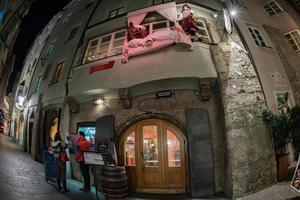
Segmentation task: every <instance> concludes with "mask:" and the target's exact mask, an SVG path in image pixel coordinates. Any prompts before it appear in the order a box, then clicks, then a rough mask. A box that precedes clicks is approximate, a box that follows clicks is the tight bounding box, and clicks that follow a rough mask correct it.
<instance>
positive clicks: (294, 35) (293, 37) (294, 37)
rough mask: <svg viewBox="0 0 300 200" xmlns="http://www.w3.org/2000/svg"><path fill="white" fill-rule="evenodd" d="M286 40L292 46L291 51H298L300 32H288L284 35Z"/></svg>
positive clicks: (299, 47)
mask: <svg viewBox="0 0 300 200" xmlns="http://www.w3.org/2000/svg"><path fill="white" fill-rule="evenodd" d="M284 36H285V37H286V39H287V40H288V41H289V43H290V44H291V45H292V47H293V49H294V50H295V51H297V52H298V51H300V32H299V30H294V31H291V32H288V33H286V34H284Z"/></svg>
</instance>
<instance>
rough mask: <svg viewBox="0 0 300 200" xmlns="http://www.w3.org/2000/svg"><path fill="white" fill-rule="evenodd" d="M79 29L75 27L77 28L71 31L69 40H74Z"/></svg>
mask: <svg viewBox="0 0 300 200" xmlns="http://www.w3.org/2000/svg"><path fill="white" fill-rule="evenodd" d="M78 28H79V27H75V28H73V29H72V30H71V33H70V35H69V38H68V40H71V39H73V38H74V37H75V35H76V33H77V30H78Z"/></svg>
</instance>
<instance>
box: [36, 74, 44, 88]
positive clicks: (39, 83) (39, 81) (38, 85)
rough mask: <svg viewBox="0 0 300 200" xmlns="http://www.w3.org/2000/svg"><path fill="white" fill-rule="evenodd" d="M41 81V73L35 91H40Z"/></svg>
mask: <svg viewBox="0 0 300 200" xmlns="http://www.w3.org/2000/svg"><path fill="white" fill-rule="evenodd" d="M41 82H42V76H41V75H39V77H38V79H37V81H36V85H35V92H38V91H39V89H40V85H41Z"/></svg>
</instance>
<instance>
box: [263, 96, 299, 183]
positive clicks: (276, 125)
mask: <svg viewBox="0 0 300 200" xmlns="http://www.w3.org/2000/svg"><path fill="white" fill-rule="evenodd" d="M277 100H278V108H279V112H278V113H275V112H272V111H270V110H268V109H264V110H263V112H262V116H263V120H264V121H265V122H266V123H267V124H268V125H269V127H270V128H271V130H272V133H273V138H274V146H275V153H276V160H277V177H278V181H281V180H283V179H284V178H285V177H286V176H287V175H288V166H289V162H288V161H289V157H288V156H289V153H288V152H287V148H286V147H287V144H288V143H290V142H291V138H292V126H291V121H290V109H289V106H288V105H287V100H288V95H287V94H285V95H284V96H283V97H282V96H280V97H278V99H277ZM299 136H300V135H299ZM299 141H300V139H299ZM299 147H300V146H299Z"/></svg>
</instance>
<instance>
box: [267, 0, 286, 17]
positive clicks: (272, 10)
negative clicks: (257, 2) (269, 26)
mask: <svg viewBox="0 0 300 200" xmlns="http://www.w3.org/2000/svg"><path fill="white" fill-rule="evenodd" d="M264 8H265V10H266V11H267V13H268V14H269V15H270V16H273V15H276V14H277V13H281V12H282V11H283V9H282V8H281V7H280V6H279V4H278V3H277V2H276V1H268V2H266V3H265V4H264Z"/></svg>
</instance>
